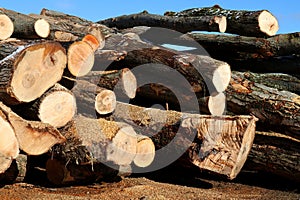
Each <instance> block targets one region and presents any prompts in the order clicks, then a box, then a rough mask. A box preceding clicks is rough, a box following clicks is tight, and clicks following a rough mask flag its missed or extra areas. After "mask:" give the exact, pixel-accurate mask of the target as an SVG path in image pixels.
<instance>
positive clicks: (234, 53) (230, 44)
mask: <svg viewBox="0 0 300 200" xmlns="http://www.w3.org/2000/svg"><path fill="white" fill-rule="evenodd" d="M187 36H188V37H190V38H192V39H193V40H195V41H197V42H198V43H199V44H200V45H202V46H203V47H204V48H205V49H206V50H207V51H208V53H209V54H210V55H211V56H212V57H214V58H216V59H221V60H226V61H227V60H228V58H227V59H226V57H230V58H231V59H236V60H238V59H243V60H247V59H254V58H269V57H278V56H288V55H293V54H299V51H297V49H299V48H300V33H299V32H297V33H288V34H279V35H276V36H273V37H269V38H267V39H265V38H257V37H245V36H233V35H215V34H201V33H189V34H186V35H184V36H182V37H181V38H179V40H182V41H178V42H181V43H183V44H184V43H186V41H187V40H189V39H190V38H187Z"/></svg>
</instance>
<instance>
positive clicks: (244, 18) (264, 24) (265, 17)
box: [165, 6, 279, 37]
mask: <svg viewBox="0 0 300 200" xmlns="http://www.w3.org/2000/svg"><path fill="white" fill-rule="evenodd" d="M165 16H171V17H199V16H225V17H226V19H227V29H226V33H234V34H238V35H245V36H255V37H259V36H273V35H275V34H276V32H277V31H278V29H279V26H278V22H277V19H276V18H275V17H274V16H273V15H272V14H271V13H270V12H269V11H267V10H259V11H246V10H228V9H223V8H220V7H219V6H216V7H206V8H192V9H188V10H184V11H181V12H166V13H165Z"/></svg>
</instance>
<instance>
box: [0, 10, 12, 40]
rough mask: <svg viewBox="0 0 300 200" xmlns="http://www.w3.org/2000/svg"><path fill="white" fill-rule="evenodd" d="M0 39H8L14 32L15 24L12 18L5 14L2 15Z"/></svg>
mask: <svg viewBox="0 0 300 200" xmlns="http://www.w3.org/2000/svg"><path fill="white" fill-rule="evenodd" d="M0 30H1V31H0V40H5V39H8V38H9V37H10V36H11V35H12V34H13V32H14V24H13V22H12V21H11V19H10V18H9V17H8V16H6V15H4V14H1V15H0Z"/></svg>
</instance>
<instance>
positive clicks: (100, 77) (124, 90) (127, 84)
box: [80, 68, 137, 99]
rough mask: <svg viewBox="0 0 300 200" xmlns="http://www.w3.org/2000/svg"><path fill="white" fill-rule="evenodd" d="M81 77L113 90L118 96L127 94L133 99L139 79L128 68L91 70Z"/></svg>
mask: <svg viewBox="0 0 300 200" xmlns="http://www.w3.org/2000/svg"><path fill="white" fill-rule="evenodd" d="M80 79H83V80H86V81H89V82H91V83H93V84H96V85H98V86H99V87H103V88H107V89H110V90H113V91H114V92H115V93H116V96H117V97H120V98H122V97H123V96H124V95H123V94H125V95H126V96H127V97H129V98H131V99H132V98H134V97H135V94H136V89H137V80H136V78H135V75H134V74H133V73H132V72H131V71H130V70H129V69H128V68H123V69H120V70H111V71H91V72H89V73H88V74H87V75H85V76H83V77H81V78H80Z"/></svg>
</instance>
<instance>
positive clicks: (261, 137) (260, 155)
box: [244, 131, 300, 182]
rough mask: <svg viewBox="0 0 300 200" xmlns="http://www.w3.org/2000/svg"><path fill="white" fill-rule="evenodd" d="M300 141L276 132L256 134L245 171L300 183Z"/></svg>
mask: <svg viewBox="0 0 300 200" xmlns="http://www.w3.org/2000/svg"><path fill="white" fill-rule="evenodd" d="M299 147H300V140H298V139H295V138H292V137H289V136H286V135H283V134H280V133H275V132H258V131H257V132H256V136H255V140H254V144H253V146H252V148H251V151H250V154H249V156H248V160H247V162H246V163H245V166H244V169H245V170H251V171H260V172H264V173H269V174H274V175H278V176H280V177H283V178H286V179H289V180H292V181H296V182H299V181H300V149H299Z"/></svg>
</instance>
